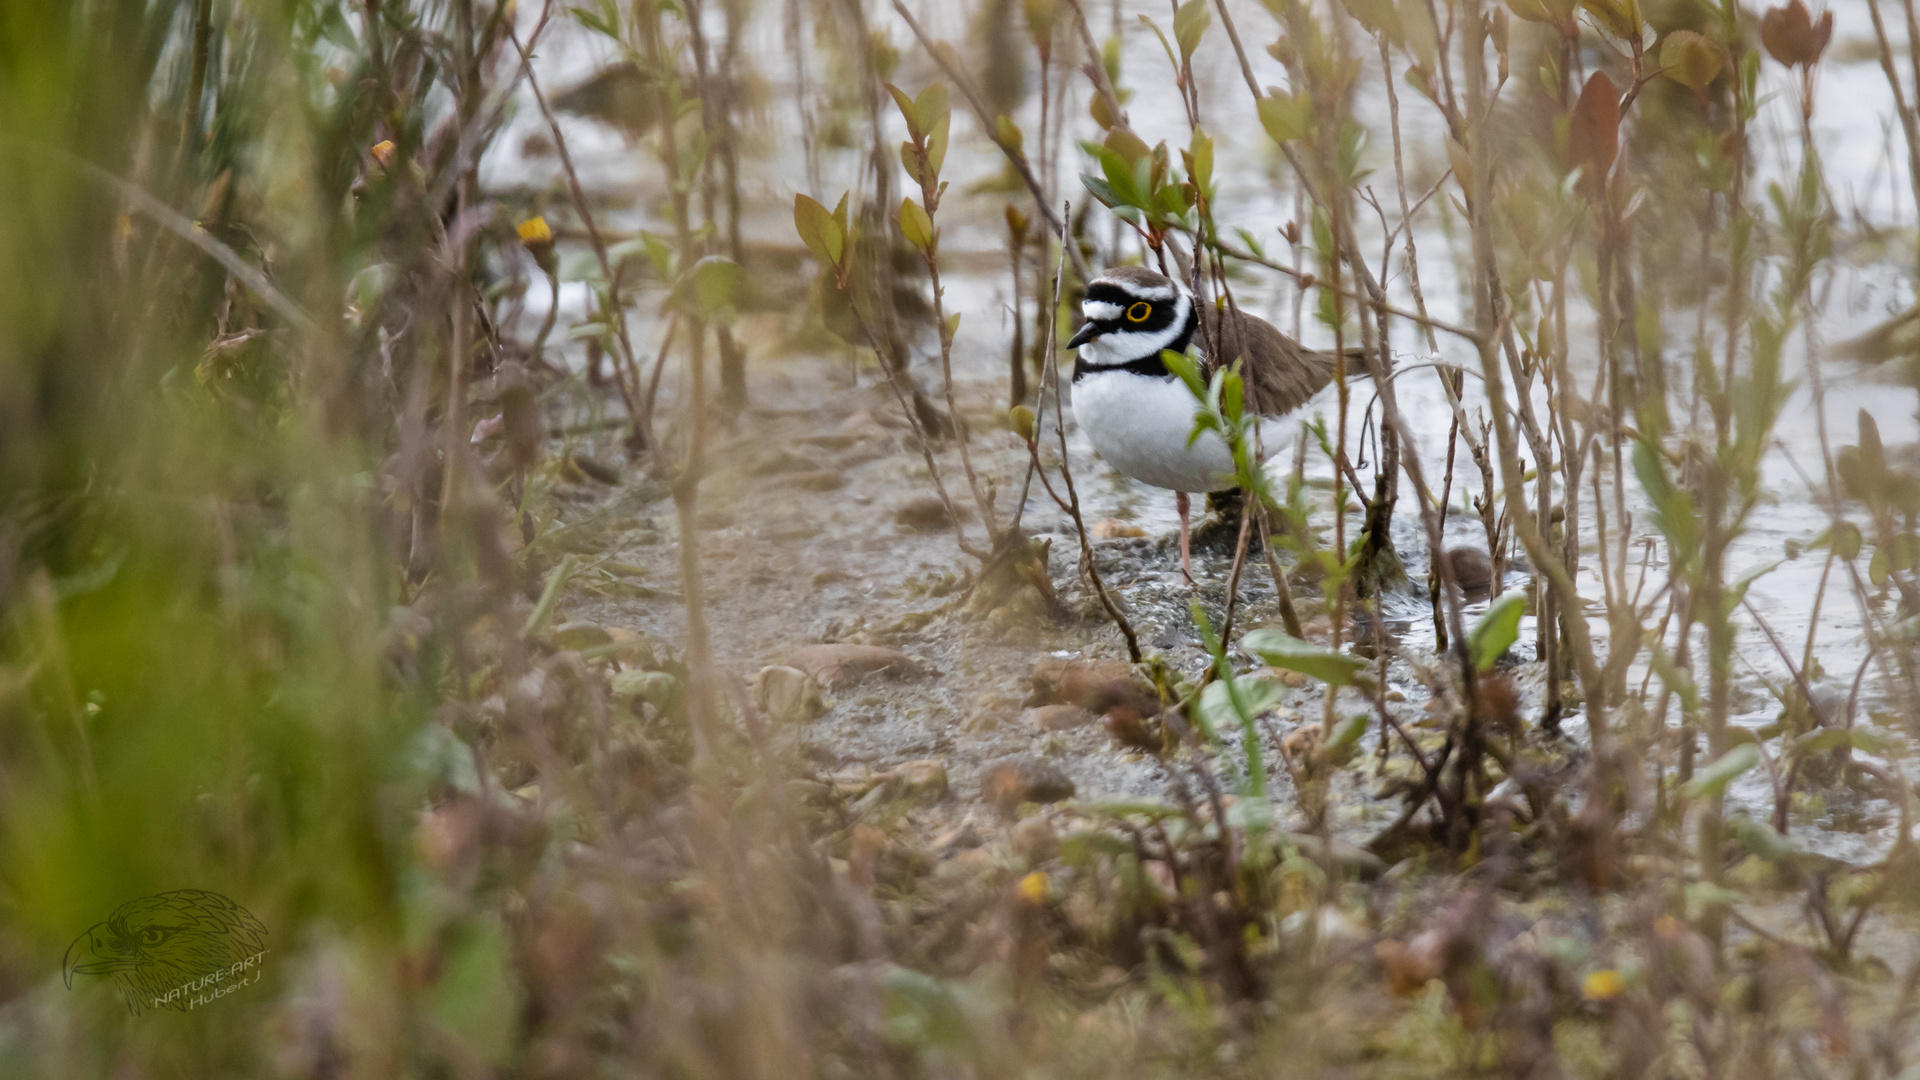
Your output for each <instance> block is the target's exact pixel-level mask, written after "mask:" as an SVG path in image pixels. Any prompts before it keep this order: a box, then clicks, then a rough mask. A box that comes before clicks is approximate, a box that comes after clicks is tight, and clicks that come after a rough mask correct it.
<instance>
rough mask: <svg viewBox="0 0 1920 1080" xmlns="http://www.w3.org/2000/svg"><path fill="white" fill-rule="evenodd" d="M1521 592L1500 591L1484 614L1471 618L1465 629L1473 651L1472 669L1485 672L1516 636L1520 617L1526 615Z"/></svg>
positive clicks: (1517, 635) (1524, 597) (1524, 596)
mask: <svg viewBox="0 0 1920 1080" xmlns="http://www.w3.org/2000/svg"><path fill="white" fill-rule="evenodd" d="M1526 611H1527V597H1526V594H1525V593H1520V592H1506V593H1501V594H1500V598H1499V599H1498V600H1495V601H1494V602H1493V603H1491V604H1489V605H1488V606H1487V613H1486V614H1485V615H1482V616H1480V617H1479V618H1478V619H1476V620H1474V623H1473V629H1471V630H1469V631H1467V646H1468V648H1470V649H1471V650H1472V652H1473V669H1474V670H1475V671H1485V670H1487V669H1488V668H1490V667H1492V666H1493V662H1494V661H1495V660H1498V659H1500V656H1501V654H1502V653H1505V652H1506V651H1507V650H1508V649H1509V648H1511V647H1512V645H1513V643H1514V641H1515V640H1516V639H1517V638H1519V636H1520V616H1522V615H1524V614H1526Z"/></svg>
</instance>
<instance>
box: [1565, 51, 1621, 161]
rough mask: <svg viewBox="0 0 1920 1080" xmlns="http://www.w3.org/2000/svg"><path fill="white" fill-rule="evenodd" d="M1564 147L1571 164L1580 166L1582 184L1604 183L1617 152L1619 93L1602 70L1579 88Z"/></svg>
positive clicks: (1618, 145) (1618, 139)
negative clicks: (1583, 169)
mask: <svg viewBox="0 0 1920 1080" xmlns="http://www.w3.org/2000/svg"><path fill="white" fill-rule="evenodd" d="M1568 149H1569V150H1570V151H1571V153H1572V158H1573V164H1575V165H1580V166H1584V167H1585V169H1586V176H1585V177H1584V178H1583V183H1585V184H1590V185H1593V186H1594V190H1596V191H1597V190H1600V189H1602V188H1604V187H1605V185H1606V178H1607V170H1608V169H1611V168H1613V159H1614V156H1615V155H1616V154H1618V153H1619V152H1620V94H1619V91H1617V90H1615V89H1614V86H1613V80H1612V79H1609V78H1607V73H1606V72H1604V71H1596V72H1594V73H1593V77H1592V78H1590V79H1588V80H1587V85H1586V86H1585V87H1584V88H1583V89H1581V91H1580V100H1579V102H1578V103H1576V104H1575V105H1574V107H1573V124H1572V127H1571V128H1570V130H1569V132H1568Z"/></svg>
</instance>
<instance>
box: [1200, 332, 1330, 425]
mask: <svg viewBox="0 0 1920 1080" xmlns="http://www.w3.org/2000/svg"><path fill="white" fill-rule="evenodd" d="M1201 318H1202V319H1204V320H1205V325H1204V326H1202V327H1201V329H1200V333H1198V334H1195V335H1194V337H1195V341H1194V344H1195V345H1197V346H1199V347H1200V349H1201V350H1202V352H1203V353H1204V357H1203V361H1202V366H1203V367H1204V369H1205V370H1206V373H1207V375H1208V377H1212V375H1213V372H1214V371H1215V370H1216V369H1217V368H1220V367H1225V366H1230V365H1231V364H1232V362H1233V361H1234V360H1235V359H1237V358H1241V357H1244V358H1245V359H1244V361H1243V362H1242V364H1241V365H1240V374H1241V377H1242V378H1244V379H1245V380H1246V385H1247V404H1248V405H1249V406H1251V407H1252V408H1253V410H1254V411H1256V412H1259V413H1261V414H1263V415H1266V416H1280V415H1283V414H1285V413H1289V412H1292V411H1293V410H1295V409H1297V408H1299V407H1300V406H1302V405H1305V404H1306V403H1307V399H1309V398H1311V397H1313V395H1314V394H1317V393H1319V392H1320V389H1321V388H1322V387H1324V386H1326V385H1327V384H1328V383H1330V382H1332V381H1333V354H1332V353H1330V352H1320V351H1317V350H1313V349H1307V348H1303V347H1302V346H1301V345H1300V343H1299V342H1297V341H1295V340H1293V339H1292V338H1290V337H1288V336H1287V335H1285V334H1283V333H1281V332H1280V331H1279V330H1278V329H1276V328H1275V327H1274V325H1273V324H1272V323H1270V322H1268V321H1267V320H1265V319H1262V318H1260V317H1259V316H1257V315H1249V314H1247V313H1246V312H1244V311H1238V310H1225V311H1223V310H1220V309H1217V308H1214V307H1212V306H1210V305H1209V306H1207V307H1205V308H1203V309H1202V311H1201ZM1214 342H1218V349H1219V351H1220V352H1221V353H1222V354H1223V355H1222V356H1220V357H1215V356H1214V355H1213V349H1212V347H1211V346H1212V345H1213V343H1214ZM1365 357H1366V354H1365V352H1364V351H1362V350H1360V349H1357V348H1355V349H1348V350H1347V366H1348V370H1349V372H1351V373H1352V374H1355V375H1359V374H1361V373H1362V370H1361V369H1360V368H1359V365H1360V364H1361V363H1362V362H1364V360H1365Z"/></svg>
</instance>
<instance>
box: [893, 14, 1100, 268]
mask: <svg viewBox="0 0 1920 1080" xmlns="http://www.w3.org/2000/svg"><path fill="white" fill-rule="evenodd" d="M893 10H894V11H896V12H899V14H900V17H901V18H902V19H905V20H906V21H907V26H908V28H909V29H911V30H912V31H913V36H914V37H916V38H918V39H920V47H921V48H923V49H925V50H927V55H929V56H931V57H933V62H934V63H936V64H939V65H940V70H941V71H943V72H945V73H946V76H947V78H948V79H951V80H952V81H953V85H955V86H957V87H959V88H960V93H961V94H962V95H964V96H965V97H966V99H967V104H968V105H971V106H972V107H973V115H974V119H976V120H978V121H979V123H980V130H981V131H982V132H984V133H985V134H986V136H987V138H989V139H991V140H993V145H995V146H997V147H999V148H1000V152H1001V153H1002V154H1005V155H1006V157H1007V161H1008V162H1009V163H1011V164H1012V165H1013V168H1014V171H1015V172H1018V173H1019V174H1020V179H1021V180H1022V181H1024V182H1025V183H1026V185H1027V190H1028V191H1031V192H1032V193H1033V202H1034V205H1035V206H1038V207H1039V208H1040V213H1041V214H1043V215H1045V216H1046V219H1047V224H1048V225H1051V226H1052V227H1053V231H1054V232H1057V233H1059V234H1060V243H1061V246H1062V247H1065V248H1066V250H1067V257H1068V258H1070V259H1072V260H1073V270H1074V273H1076V274H1078V275H1080V280H1082V281H1085V280H1086V279H1087V278H1088V276H1089V275H1088V273H1087V263H1086V260H1085V259H1083V258H1082V257H1081V255H1080V249H1079V248H1077V247H1075V246H1074V245H1073V244H1072V242H1071V238H1070V237H1068V235H1067V227H1066V223H1065V222H1064V221H1063V220H1062V219H1060V218H1057V217H1055V216H1054V214H1053V208H1052V207H1050V206H1048V205H1047V196H1046V193H1045V192H1044V191H1042V190H1041V188H1040V181H1039V180H1038V179H1036V178H1035V177H1034V175H1033V168H1032V166H1031V165H1029V164H1028V163H1027V155H1026V154H1024V153H1022V152H1021V151H1019V150H1017V149H1015V148H1014V147H1011V146H1008V145H1007V144H1006V143H1004V142H1001V141H1000V126H999V125H998V124H996V123H995V122H994V117H993V114H992V113H990V112H988V111H987V106H986V103H985V102H983V101H981V100H980V96H979V95H978V94H976V93H974V91H973V84H972V83H971V82H970V81H968V79H967V77H966V76H965V75H964V74H963V73H961V72H960V71H958V70H957V69H955V68H954V66H953V65H952V64H951V63H950V62H948V60H947V57H946V54H945V53H943V52H942V51H941V50H940V49H939V48H937V47H936V46H935V44H934V41H933V39H932V38H930V37H928V36H927V32H926V30H924V29H922V28H921V26H920V22H919V20H918V19H915V18H914V17H913V12H911V11H908V10H907V6H906V5H905V4H903V3H901V2H900V0H893ZM1094 56H1095V62H1098V57H1099V53H1098V52H1097V51H1096V52H1095V54H1094ZM1116 115H1117V114H1116Z"/></svg>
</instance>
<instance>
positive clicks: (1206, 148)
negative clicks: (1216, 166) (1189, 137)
mask: <svg viewBox="0 0 1920 1080" xmlns="http://www.w3.org/2000/svg"><path fill="white" fill-rule="evenodd" d="M1186 157H1187V180H1188V181H1189V182H1190V183H1192V184H1193V186H1194V187H1195V188H1196V189H1197V190H1198V191H1199V192H1200V194H1202V195H1205V196H1207V197H1209V198H1211V197H1212V195H1213V138H1212V137H1211V136H1209V135H1208V134H1207V133H1206V132H1204V131H1202V130H1200V129H1199V128H1194V129H1193V149H1191V150H1189V151H1188V152H1187V155H1186Z"/></svg>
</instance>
